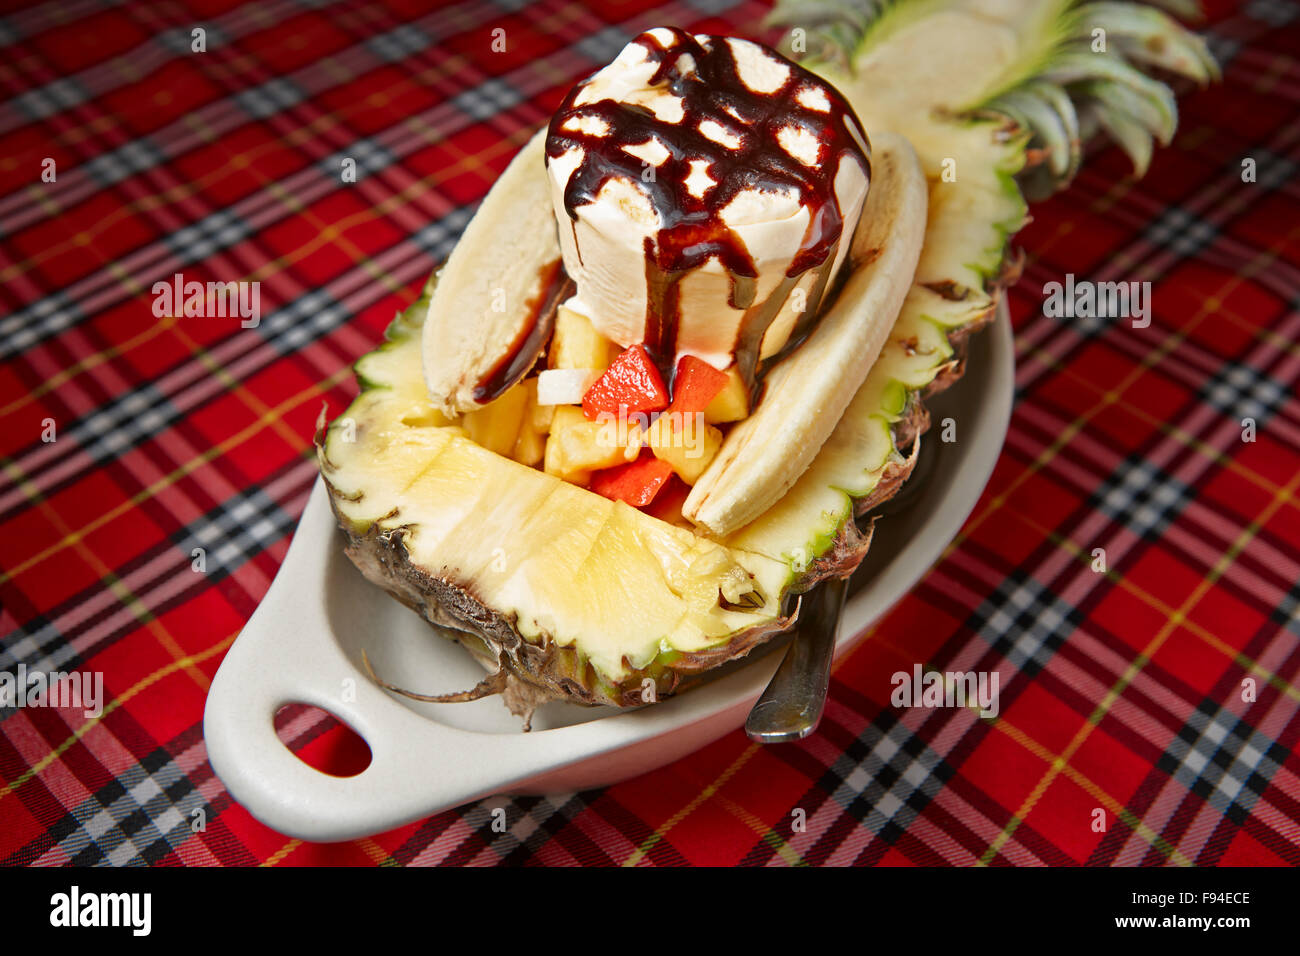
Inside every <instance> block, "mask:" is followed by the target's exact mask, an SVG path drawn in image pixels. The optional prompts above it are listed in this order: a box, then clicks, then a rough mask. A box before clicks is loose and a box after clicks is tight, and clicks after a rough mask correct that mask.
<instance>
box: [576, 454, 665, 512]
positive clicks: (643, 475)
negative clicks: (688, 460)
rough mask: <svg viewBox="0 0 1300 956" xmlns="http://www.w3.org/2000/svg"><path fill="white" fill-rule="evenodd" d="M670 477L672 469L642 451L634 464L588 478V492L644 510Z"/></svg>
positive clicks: (618, 466) (611, 469) (629, 463)
mask: <svg viewBox="0 0 1300 956" xmlns="http://www.w3.org/2000/svg"><path fill="white" fill-rule="evenodd" d="M672 476H673V466H672V465H670V464H669V463H668V462H666V461H660V460H659V459H658V458H656V457H655V456H654V454H653V453H652V452H651V451H650V450H649V449H643V450H642V452H641V455H640V457H638V458H637V460H636V461H630V462H628V463H627V464H626V465H615V466H614V467H613V468H602V469H601V470H600V471H597V472H594V473H593V474H592V476H591V484H589V485H588V486H587V487H588V488H590V489H591V490H592V491H594V492H595V493H596V494H598V495H604V496H605V497H606V498H611V499H613V500H614V501H622V502H625V503H626V504H629V505H631V506H632V507H633V508H644V507H645V506H646V505H648V504H650V502H652V501H654V498H655V495H657V494H658V493H659V489H660V488H662V487H663V486H664V484H665V483H666V482H667V481H668V479H669V478H671V477H672Z"/></svg>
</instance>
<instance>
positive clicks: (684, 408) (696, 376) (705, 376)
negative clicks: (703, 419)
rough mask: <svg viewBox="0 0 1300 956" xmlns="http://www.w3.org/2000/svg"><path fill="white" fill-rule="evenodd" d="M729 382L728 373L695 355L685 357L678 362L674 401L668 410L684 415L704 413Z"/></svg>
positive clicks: (674, 380) (674, 379) (674, 383)
mask: <svg viewBox="0 0 1300 956" xmlns="http://www.w3.org/2000/svg"><path fill="white" fill-rule="evenodd" d="M727 382H728V378H727V373H726V372H719V371H718V370H717V369H716V368H714V367H713V366H712V365H710V364H709V363H708V362H706V361H704V360H703V359H698V358H696V357H695V356H694V355H683V356H682V357H681V358H680V359H678V361H677V374H676V376H675V377H674V378H673V400H672V404H670V405H669V406H668V409H669V411H674V412H682V413H684V414H694V413H695V412H702V411H704V410H705V409H706V408H708V407H709V403H710V402H712V401H713V399H714V397H715V396H716V395H717V394H718V393H719V392H721V391H722V390H723V389H724V388H726V387H727Z"/></svg>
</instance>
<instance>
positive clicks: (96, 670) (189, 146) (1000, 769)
mask: <svg viewBox="0 0 1300 956" xmlns="http://www.w3.org/2000/svg"><path fill="white" fill-rule="evenodd" d="M762 13H763V7H762V5H761V4H759V3H754V2H736V0H680V2H668V3H661V4H658V5H655V4H651V3H641V2H628V3H615V4H606V5H603V8H602V10H601V12H599V13H597V12H593V11H592V10H590V9H586V8H584V7H582V6H579V5H576V4H569V3H564V2H559V0H545V2H540V3H523V2H519V0H496V2H485V0H468V2H460V3H453V4H448V5H444V6H442V7H439V8H437V9H433V10H430V9H428V8H427V7H426V6H424V5H420V4H415V3H410V4H404V3H401V2H397V0H393V2H388V3H384V4H373V5H366V6H364V7H360V6H356V5H353V4H350V3H343V2H339V3H331V2H329V0H269V2H265V3H259V4H255V5H253V4H250V5H247V6H241V5H238V4H234V3H228V2H224V0H209V2H195V3H193V4H191V5H189V6H188V7H187V6H186V5H185V4H184V3H181V2H163V3H156V4H139V5H122V6H113V7H107V6H105V7H101V6H99V5H98V4H96V3H93V2H89V0H68V2H62V3H51V4H48V5H44V6H34V7H25V8H21V9H10V10H8V12H6V13H4V14H3V15H0V86H3V89H4V103H3V106H0V144H2V148H0V173H3V175H2V176H0V276H2V277H3V283H2V290H0V301H2V302H3V317H2V318H0V459H3V477H0V601H2V602H3V612H2V614H0V633H3V634H4V635H5V636H4V640H3V652H2V653H0V670H5V671H9V672H11V673H17V672H18V669H19V668H20V667H25V668H26V669H28V670H29V671H35V670H40V671H44V672H52V671H66V672H84V673H90V674H100V675H102V680H103V688H104V690H103V708H102V713H99V714H98V715H94V714H92V715H91V716H86V714H85V712H84V710H85V709H84V708H81V709H78V708H74V707H57V706H44V707H37V706H23V707H16V706H13V704H14V703H16V701H11V702H10V706H8V707H6V708H5V709H4V710H3V711H0V713H2V714H3V724H2V725H0V730H2V732H0V782H2V783H3V788H2V789H0V860H3V861H4V862H6V863H10V864H26V863H41V864H60V863H77V864H101V863H110V864H128V863H141V862H143V863H159V864H218V863H220V864H254V863H268V864H279V863H289V864H301V863H322V862H328V863H349V864H350V863H357V864H372V863H381V864H383V863H398V864H405V863H466V864H490V863H534V864H538V863H541V864H566V863H574V862H580V863H592V862H597V863H620V864H674V863H713V864H731V863H744V864H766V863H773V864H785V863H814V864H821V863H833V864H839V863H887V864H939V863H953V864H974V863H988V864H1040V863H1045V864H1069V863H1077V864H1166V863H1167V864H1243V863H1287V864H1296V863H1300V846H1298V845H1297V844H1298V842H1300V840H1298V838H1300V826H1298V825H1297V819H1298V818H1300V780H1298V779H1297V774H1298V773H1300V758H1297V755H1296V752H1295V748H1296V739H1297V735H1300V710H1298V708H1297V702H1298V700H1300V691H1298V690H1297V687H1296V684H1297V680H1296V677H1297V671H1298V670H1300V616H1298V615H1297V607H1298V606H1300V584H1297V581H1298V580H1300V543H1297V542H1298V541H1300V498H1298V497H1297V489H1298V488H1300V450H1298V447H1300V402H1298V401H1297V399H1296V383H1297V381H1300V346H1298V345H1297V342H1300V311H1297V306H1298V305H1300V244H1297V242H1296V239H1297V232H1300V187H1298V186H1297V180H1296V176H1295V172H1296V164H1297V162H1300V121H1298V113H1300V110H1298V109H1297V106H1298V104H1300V59H1298V57H1297V54H1298V53H1300V9H1298V8H1297V7H1296V6H1293V5H1291V4H1288V3H1283V2H1280V0H1255V2H1250V3H1246V4H1244V5H1241V6H1225V5H1214V8H1213V9H1211V11H1210V17H1209V20H1208V29H1209V33H1210V37H1211V43H1212V48H1213V50H1214V51H1215V53H1216V54H1217V56H1218V57H1219V59H1220V61H1221V62H1222V63H1223V64H1224V72H1225V79H1224V82H1223V83H1222V84H1221V85H1219V86H1216V87H1213V88H1211V89H1209V90H1207V91H1203V92H1193V93H1192V94H1191V95H1189V96H1188V97H1187V98H1186V99H1185V100H1183V102H1182V107H1183V117H1182V124H1181V127H1180V130H1179V134H1178V137H1177V140H1176V141H1175V143H1174V144H1173V146H1172V147H1171V148H1169V149H1166V150H1163V151H1160V152H1158V153H1157V156H1156V158H1155V162H1154V165H1153V166H1152V168H1151V171H1150V174H1149V175H1148V176H1147V178H1146V179H1145V180H1143V181H1142V182H1141V183H1140V184H1134V183H1133V182H1132V181H1131V179H1130V178H1129V176H1128V172H1129V170H1128V165H1127V162H1126V161H1125V160H1124V158H1123V157H1122V156H1121V155H1120V154H1119V153H1118V152H1117V151H1116V150H1114V149H1109V150H1106V151H1104V152H1102V153H1100V154H1099V155H1097V156H1096V157H1095V158H1094V160H1093V161H1092V162H1091V163H1090V164H1089V165H1088V167H1087V168H1086V169H1085V170H1084V171H1083V173H1082V175H1080V177H1079V179H1078V181H1077V182H1076V183H1075V185H1074V186H1073V188H1072V189H1070V190H1069V191H1068V192H1065V193H1063V194H1060V195H1058V196H1057V197H1055V198H1053V199H1052V200H1050V201H1048V202H1046V203H1044V204H1042V205H1039V206H1036V207H1035V209H1034V220H1033V222H1032V224H1031V225H1030V226H1028V227H1027V228H1026V229H1025V230H1024V232H1023V233H1021V235H1020V237H1019V240H1018V241H1019V244H1020V245H1022V246H1024V247H1025V248H1026V250H1027V252H1028V259H1027V263H1026V268H1025V273H1024V277H1023V279H1022V280H1021V282H1020V284H1019V285H1018V286H1017V287H1016V289H1015V290H1014V291H1013V292H1012V293H1011V297H1010V304H1011V313H1012V317H1013V323H1014V327H1015V332H1016V353H1017V360H1018V371H1017V378H1016V384H1017V389H1018V391H1017V401H1016V406H1015V412H1014V416H1013V420H1012V423H1011V430H1010V434H1009V435H1008V437H1007V441H1006V446H1005V449H1004V451H1003V453H1002V456H1001V459H1000V461H999V463H998V466H997V469H996V472H995V474H994V476H993V479H992V481H991V483H990V485H989V487H988V488H987V489H986V491H985V492H984V495H983V497H982V499H981V500H980V502H979V504H978V506H977V507H976V509H975V511H974V513H973V514H972V516H971V517H970V519H969V520H968V521H967V523H966V525H965V527H964V529H963V530H962V532H961V534H960V536H959V537H958V538H957V540H956V541H955V542H954V543H953V544H952V546H951V547H950V548H949V549H948V550H947V551H946V552H945V554H944V556H943V557H942V559H941V560H940V562H939V563H938V565H937V566H936V567H935V568H934V569H933V570H932V571H931V572H930V573H929V575H928V576H927V577H926V578H925V579H924V580H923V581H922V582H921V583H920V584H919V585H918V586H917V587H916V588H915V589H914V590H913V591H912V593H911V594H909V595H908V596H907V597H906V598H905V599H904V600H903V601H902V602H901V603H900V604H899V605H897V606H896V607H895V608H894V609H893V610H892V611H891V612H890V613H889V614H888V615H887V616H886V617H885V618H884V619H882V620H881V621H879V622H878V623H877V624H876V625H875V626H874V627H873V628H872V631H871V634H870V639H869V640H866V641H865V642H864V643H863V644H862V645H861V646H860V648H859V649H858V650H857V651H856V652H855V653H853V654H852V656H851V657H849V658H848V659H847V660H845V661H844V662H843V663H842V664H841V665H840V666H838V668H837V669H836V672H835V675H834V680H833V683H832V688H831V695H830V701H829V704H828V708H827V714H826V718H825V721H824V723H823V724H822V726H821V728H820V730H819V731H818V732H817V733H816V735H815V736H813V737H812V738H810V739H809V740H807V741H805V742H803V743H800V744H791V745H784V746H778V747H768V748H762V747H758V746H755V745H753V744H751V743H749V742H748V741H747V740H746V739H745V737H744V736H743V734H742V733H741V732H739V731H737V732H734V733H731V734H728V735H727V736H726V737H724V738H723V739H721V740H720V741H718V742H717V743H715V744H713V745H711V746H709V747H707V748H705V749H704V750H702V751H700V752H698V753H695V754H693V755H692V756H690V757H688V758H686V759H683V760H681V761H680V762H678V763H676V764H674V765H672V766H670V767H667V768H664V769H662V770H658V771H655V772H654V773H652V774H648V775H646V776H644V777H641V778H637V779H633V780H630V781H627V782H625V783H622V784H619V785H617V786H613V787H609V788H607V789H603V790H597V791H591V792H583V793H574V794H569V795H564V796H557V797H551V798H547V799H542V798H519V799H505V798H498V799H495V800H491V801H485V802H483V803H481V804H475V805H470V806H465V807H462V808H459V809H457V810H454V811H449V812H446V813H442V814H439V815H437V816H434V817H431V818H429V819H426V820H423V821H420V822H418V823H414V824H411V825H409V826H406V827H402V828H400V829H398V830H395V831H392V832H389V833H386V834H382V835H379V836H376V837H373V838H369V839H363V840H357V841H355V842H351V843H346V844H338V845H329V846H325V845H311V844H305V843H302V842H300V841H298V840H292V839H287V838H286V837H284V836H283V835H280V834H278V833H275V832H273V831H272V830H270V829H268V828H267V827H265V826H263V825H262V824H260V823H258V822H257V821H256V820H254V819H253V818H252V817H251V816H250V815H249V814H248V813H247V812H246V811H245V810H244V809H243V808H241V807H240V806H239V805H238V804H236V803H235V802H234V801H233V800H232V799H231V797H230V795H229V794H228V793H227V792H226V790H225V789H224V788H223V786H222V785H221V783H220V781H219V780H218V779H216V777H215V776H214V775H213V773H212V769H211V767H210V765H209V763H208V760H207V758H206V754H205V750H204V741H203V736H202V715H203V706H204V699H205V694H206V691H207V689H208V686H209V684H210V682H211V680H212V676H213V674H214V673H215V671H216V669H217V667H218V665H219V664H220V663H221V660H222V656H223V655H224V654H225V652H226V651H227V649H228V648H229V647H230V645H231V643H232V642H233V641H234V639H235V637H236V636H237V635H238V633H239V631H240V628H241V627H242V626H243V625H244V623H245V622H246V621H247V620H248V618H249V617H250V615H251V614H252V613H253V611H254V609H255V608H256V607H257V604H258V601H259V600H260V599H261V598H262V596H263V595H264V594H265V592H266V590H267V587H268V585H269V584H270V582H271V579H272V577H273V576H274V575H275V573H276V570H277V568H278V567H279V565H280V562H281V560H282V558H283V556H284V553H285V550H286V547H287V545H288V542H289V539H290V536H291V535H292V532H293V528H294V525H295V522H296V521H297V519H298V517H299V515H300V514H301V512H302V509H303V506H304V504H305V501H306V497H307V493H308V490H309V489H310V488H311V485H312V483H313V481H314V480H315V477H316V468H315V464H314V462H313V457H312V448H311V435H312V431H313V423H314V420H315V418H316V415H317V413H318V412H319V410H320V407H321V404H322V402H325V403H328V405H329V407H330V409H331V410H332V413H333V414H337V413H338V412H339V411H340V410H341V409H342V408H344V407H345V406H346V404H347V402H348V401H349V399H350V397H351V396H352V395H353V394H355V386H354V384H353V381H352V374H351V370H350V365H351V363H352V361H353V360H355V359H356V358H357V357H358V356H359V355H361V354H362V353H364V352H366V351H367V350H369V349H370V348H372V347H373V346H374V345H375V344H376V343H377V342H378V341H379V339H380V336H381V333H382V330H383V328H384V326H385V324H386V323H387V322H388V320H389V319H390V318H391V317H392V315H393V312H394V310H395V309H397V308H399V307H401V306H403V305H404V304H405V303H406V302H408V301H409V300H410V299H411V298H412V297H413V295H414V294H415V291H416V290H417V288H418V286H419V284H420V283H421V282H422V281H423V280H424V278H425V277H426V276H427V275H428V274H429V272H430V271H431V270H432V269H433V267H434V266H435V264H436V263H438V262H439V261H440V260H441V259H442V258H444V257H445V256H446V254H447V252H448V250H449V249H450V248H451V246H452V243H453V241H454V239H455V237H456V235H457V234H458V233H459V231H460V230H461V229H462V228H463V226H464V224H465V222H466V221H467V219H468V216H469V214H470V212H471V210H472V208H473V206H474V204H475V202H476V201H477V200H478V199H480V198H481V197H482V195H483V194H484V192H485V191H486V189H487V188H488V185H489V184H490V183H491V181H492V180H493V177H494V176H495V175H497V174H498V173H499V172H500V170H501V169H502V168H503V167H504V165H505V163H506V162H507V160H508V159H509V158H510V156H511V155H512V153H513V152H514V150H515V149H516V148H517V147H518V146H519V145H520V144H521V143H522V141H523V138H524V136H525V133H526V131H527V129H528V128H529V127H532V126H534V125H535V124H537V123H539V122H541V121H542V120H544V119H545V118H546V117H547V116H548V114H549V112H550V110H552V109H553V108H554V107H555V106H556V105H557V104H558V102H559V100H560V98H561V97H562V95H563V93H564V92H565V91H566V90H567V88H568V86H569V85H570V84H572V82H573V81H574V80H576V79H577V78H578V77H580V76H582V75H585V74H586V73H588V72H590V71H591V70H593V69H594V68H596V67H597V66H598V65H600V64H603V63H604V62H607V61H608V60H609V59H610V58H612V57H613V56H614V55H615V54H616V53H617V52H618V50H619V49H620V48H621V47H622V45H623V44H624V43H625V42H626V41H627V40H628V39H629V38H630V37H631V36H632V35H634V34H635V33H636V32H638V31H639V30H641V29H643V28H645V27H648V26H652V25H655V24H661V23H671V24H680V25H683V26H687V27H690V28H692V29H695V30H699V31H705V32H716V33H741V34H748V35H751V36H757V35H760V34H759V27H758V22H759V19H760V17H761V15H762ZM196 26H201V27H202V28H203V29H204V30H205V39H206V50H205V51H204V52H201V53H196V52H193V50H192V40H193V34H192V32H191V31H192V30H193V28H194V27H196ZM497 28H501V29H503V30H504V31H505V33H504V34H503V35H504V37H505V38H506V45H505V47H506V48H505V50H504V52H496V51H494V50H493V48H492V45H493V44H492V41H493V39H494V38H495V37H497V36H500V35H501V34H496V33H494V32H493V31H495V30H496V29H497ZM767 38H768V39H775V38H774V37H772V36H770V35H769V36H768V37H767ZM498 46H499V44H498ZM344 157H351V158H353V159H355V160H356V164H357V175H356V181H355V182H342V181H341V178H340V175H339V171H340V166H341V161H342V159H343V158H344ZM47 160H52V161H53V166H52V167H51V166H50V164H49V163H48V162H47ZM1245 160H1253V161H1254V162H1253V165H1254V168H1255V171H1256V175H1255V181H1254V182H1243V177H1242V170H1243V161H1245ZM47 169H49V170H51V171H52V172H53V174H54V175H53V180H54V181H52V182H50V181H45V179H43V173H45V171H46V170H47ZM176 273H183V274H184V275H185V276H186V278H190V279H199V280H200V281H209V280H256V281H259V282H260V283H261V287H260V288H261V303H260V305H261V320H260V322H259V323H258V324H257V325H256V327H255V328H244V327H242V324H241V322H240V320H239V319H237V318H228V319H220V318H202V319H201V318H188V319H187V318H169V317H163V318H158V317H156V316H155V314H154V312H153V308H152V302H153V295H152V293H151V287H152V285H153V283H155V282H157V281H160V280H170V279H171V277H172V276H173V275H174V274H176ZM1067 273H1070V274H1074V275H1075V276H1076V277H1078V278H1088V279H1093V280H1141V281H1151V282H1152V283H1153V287H1154V294H1153V303H1152V304H1153V316H1152V321H1151V324H1150V326H1149V327H1148V328H1145V329H1133V328H1130V327H1129V326H1128V324H1126V323H1124V324H1121V323H1115V322H1099V321H1091V320H1086V319H1061V318H1052V317H1049V316H1048V315H1045V314H1044V309H1043V287H1044V285H1045V284H1046V283H1049V282H1052V281H1061V280H1062V279H1063V277H1064V276H1065V275H1066V274H1067ZM1243 419H1253V421H1254V423H1255V434H1254V440H1253V441H1243V431H1244V430H1247V431H1248V429H1244V428H1243ZM51 438H52V439H54V440H52V441H51V440H48V439H51ZM196 548H202V549H204V551H203V552H202V553H203V554H204V555H205V558H204V560H203V561H201V562H200V561H198V559H197V558H196V557H195V554H196V552H195V549H196ZM1095 548H1104V549H1105V554H1106V569H1105V571H1104V572H1099V571H1097V570H1095V567H1094V557H1093V552H1094V549H1095ZM196 564H201V565H202V567H196ZM917 663H920V664H923V665H924V666H925V667H926V668H927V669H937V670H948V669H953V668H957V669H980V670H984V671H992V670H997V671H998V672H999V673H1000V675H1001V681H1002V683H1001V704H1000V711H999V713H998V715H997V717H996V718H989V719H982V718H980V717H979V716H977V715H976V714H975V713H973V712H972V711H971V710H969V709H963V708H954V709H932V710H901V709H897V708H894V707H892V706H891V705H890V701H889V698H890V693H891V690H892V684H891V682H890V675H891V674H893V673H894V672H896V671H900V670H903V671H910V670H911V669H912V667H913V665H914V664H917ZM1252 687H1253V692H1250V689H1251V688H1252ZM281 725H282V726H281V734H282V736H283V737H284V738H285V739H286V740H288V741H289V742H290V743H291V745H292V746H294V747H295V748H297V749H299V750H300V751H302V752H303V753H304V754H307V755H313V759H322V760H323V759H327V758H329V759H337V758H346V757H347V756H348V749H349V747H350V746H351V745H350V744H349V742H348V740H347V735H346V731H345V729H344V728H341V727H340V726H338V725H337V724H335V723H334V722H333V721H332V720H330V719H328V718H325V717H322V716H321V715H320V714H319V712H315V711H307V710H298V711H292V712H289V713H287V714H284V715H282V718H281ZM331 755H332V756H331ZM494 807H504V808H505V810H506V818H507V827H506V829H505V832H497V830H498V829H499V828H495V829H494V828H493V826H492V822H493V820H494V815H493V813H492V810H493V808H494ZM196 811H199V812H197V813H196ZM497 817H499V815H497ZM200 824H201V825H200Z"/></svg>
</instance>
